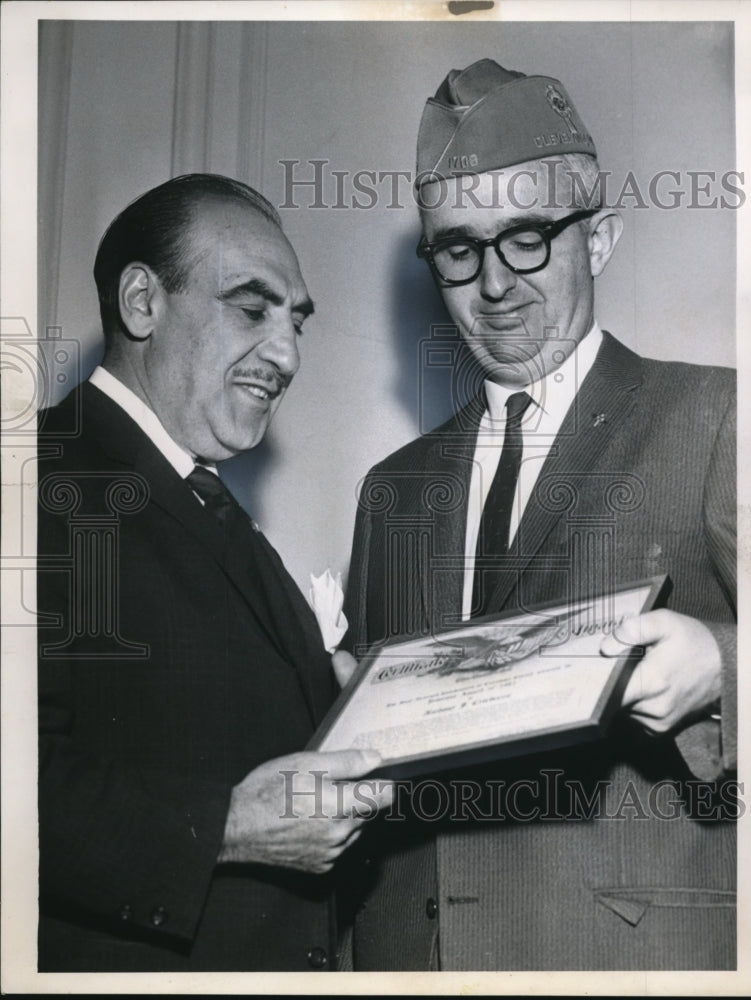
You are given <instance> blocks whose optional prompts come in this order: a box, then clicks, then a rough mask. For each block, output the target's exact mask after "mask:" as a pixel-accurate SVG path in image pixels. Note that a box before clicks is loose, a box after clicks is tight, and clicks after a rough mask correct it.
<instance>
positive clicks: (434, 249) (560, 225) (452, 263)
mask: <svg viewBox="0 0 751 1000" xmlns="http://www.w3.org/2000/svg"><path fill="white" fill-rule="evenodd" d="M597 211H598V209H596V208H590V209H584V210H582V211H580V212H574V213H573V214H572V215H566V216H564V217H563V218H562V219H557V220H556V221H555V222H542V223H537V222H535V223H522V224H521V225H519V226H512V227H511V228H510V229H504V230H502V231H501V232H500V233H498V234H497V235H496V236H493V237H492V238H491V239H489V240H478V239H475V238H474V236H446V237H444V238H443V239H441V240H436V241H435V243H428V242H427V241H426V240H425V239H422V240H420V243H419V245H418V247H417V256H418V257H422V258H423V259H424V260H426V261H427V262H428V264H429V265H430V269H431V270H432V272H433V274H434V275H435V277H436V278H437V279H438V280H439V281H441V282H443V284H445V285H468V284H469V283H470V281H474V280H475V278H477V276H478V275H479V274H480V271H482V266H483V263H484V260H485V248H486V247H493V248H494V249H495V252H496V253H497V254H498V257H499V258H500V260H501V261H503V263H504V264H505V265H506V267H507V268H508V269H509V270H510V271H513V272H514V274H534V272H535V271H542V269H543V268H544V267H547V266H548V262H549V260H550V243H551V240H554V239H555V238H556V236H559V235H560V234H561V233H562V232H563V230H564V229H568V227H569V226H572V225H573V224H574V223H575V222H581V221H582V219H588V218H589V217H590V216H592V215H594V214H595V213H596V212H597Z"/></svg>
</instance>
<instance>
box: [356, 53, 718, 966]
mask: <svg viewBox="0 0 751 1000" xmlns="http://www.w3.org/2000/svg"><path fill="white" fill-rule="evenodd" d="M595 157H596V152H595V146H594V143H593V140H592V139H591V137H590V136H589V134H588V132H587V130H586V128H585V126H584V124H583V122H582V121H581V119H580V117H579V115H578V113H577V112H576V110H575V108H574V106H573V104H572V102H571V100H570V98H569V97H568V95H567V94H566V91H565V89H564V87H563V85H562V84H561V83H560V82H559V81H557V80H554V79H551V78H547V77H541V76H536V77H534V76H533V77H527V76H524V75H523V74H521V73H515V72H509V71H507V70H505V69H503V68H502V67H501V66H499V65H498V64H497V63H495V62H493V61H492V60H488V59H485V60H482V61H480V62H478V63H475V64H474V65H472V66H470V67H469V68H467V69H465V70H464V71H461V72H460V71H456V70H454V71H452V72H451V73H449V75H448V76H447V77H446V79H445V80H444V82H443V83H442V85H441V86H440V88H439V90H438V92H437V94H436V95H435V97H433V98H430V99H429V100H428V102H427V104H426V107H425V110H424V114H423V118H422V123H421V126H420V133H419V138H418V145H417V187H418V194H419V202H420V213H421V220H422V226H423V238H422V240H421V241H420V245H419V247H418V254H419V256H421V257H422V258H424V259H425V260H426V261H427V263H428V264H429V266H430V268H431V270H432V272H433V276H434V278H435V281H436V284H437V286H438V289H439V291H440V294H441V296H442V297H443V300H444V302H445V304H446V306H447V308H448V311H449V313H450V315H451V318H452V319H453V321H454V322H455V324H456V326H457V327H458V330H459V333H460V336H461V338H462V340H463V342H464V344H465V345H466V347H467V348H468V350H469V351H470V352H471V354H472V356H473V358H474V360H475V361H476V362H477V363H478V367H479V370H480V373H481V374H480V378H479V379H478V383H477V386H476V388H477V392H476V394H475V395H474V398H472V399H471V400H470V401H469V403H468V405H467V406H465V407H463V408H462V409H461V410H460V411H459V412H458V413H457V414H456V416H455V417H454V418H452V419H451V420H450V421H448V423H446V424H444V425H443V426H442V427H440V428H438V429H437V430H436V431H433V432H432V433H429V434H427V435H425V436H424V437H422V438H420V439H419V440H417V441H414V442H412V443H411V444H409V445H407V446H406V447H405V448H402V449H401V450H400V451H398V452H396V453H395V454H394V455H392V456H390V457H389V458H387V459H386V460H385V461H384V462H382V463H381V464H380V465H378V466H376V467H375V468H374V469H373V470H371V473H370V474H369V476H368V478H367V480H366V482H365V483H364V485H363V488H362V491H361V497H360V504H359V511H358V521H357V526H356V530H355V540H354V549H353V559H352V565H351V568H350V585H349V596H348V610H347V613H348V618H349V621H350V623H351V627H352V633H351V641H352V644H353V645H354V646H358V647H359V648H364V647H366V646H368V645H371V644H373V643H379V642H383V641H384V640H386V639H388V638H390V637H391V636H394V635H399V634H404V633H407V634H410V633H411V634H414V633H420V634H426V633H428V632H431V631H432V632H433V633H438V632H440V631H441V630H442V629H445V628H447V627H451V626H452V625H453V626H456V625H457V624H458V623H460V622H462V621H465V622H466V621H468V620H470V619H472V618H474V617H477V616H482V615H489V614H498V613H501V612H504V611H509V610H514V609H526V608H529V607H531V606H534V605H536V604H539V603H542V602H545V601H558V602H560V601H566V600H574V599H575V598H576V597H577V596H584V595H585V594H592V593H598V592H599V593H607V592H608V591H609V590H610V589H612V588H613V587H616V586H617V585H619V584H627V583H629V582H632V581H636V580H639V579H641V578H645V577H651V576H654V575H657V574H662V573H667V574H669V576H670V578H671V580H672V588H673V589H672V593H671V595H670V597H669V599H668V605H667V608H663V609H660V610H656V611H652V612H649V613H646V614H643V615H641V616H639V617H637V618H633V619H631V620H627V621H626V622H624V623H622V625H621V626H620V627H619V628H618V629H617V637H616V636H609V637H608V638H607V639H605V640H604V641H603V646H602V653H603V655H605V656H611V655H613V654H615V653H617V652H619V651H622V650H623V649H624V647H627V646H629V645H637V644H640V645H641V646H642V647H643V649H644V651H645V653H644V656H643V658H642V660H641V662H640V663H639V665H638V666H637V668H636V669H635V671H634V673H633V675H632V677H631V679H630V681H629V683H628V686H627V688H626V690H625V693H624V696H623V702H622V708H621V712H620V715H619V717H618V719H617V720H616V722H615V724H614V726H613V727H612V729H611V731H610V734H609V736H608V737H607V738H606V739H603V740H601V741H600V742H598V743H597V744H589V745H583V746H578V747H573V748H570V749H566V750H562V751H557V752H555V753H543V754H539V755H537V756H528V757H526V758H524V757H520V758H518V759H517V760H516V761H511V762H508V761H507V762H503V763H496V764H493V765H489V766H486V767H484V768H483V769H479V768H478V769H475V770H470V771H465V772H463V774H462V778H464V779H466V778H467V777H469V778H471V779H473V780H474V782H475V786H474V787H476V788H477V789H479V791H478V797H477V798H476V799H473V803H472V804H473V807H474V811H473V810H472V809H462V810H460V812H459V813H456V814H454V815H453V816H452V815H450V814H448V815H447V814H446V813H445V812H444V814H443V817H444V819H445V821H444V822H438V821H434V822H428V821H425V820H423V821H421V820H420V817H419V816H417V815H414V816H412V817H411V819H410V821H408V822H404V823H396V822H393V823H390V824H389V823H384V824H382V826H383V829H382V830H381V831H380V839H381V845H387V846H384V848H383V855H384V857H383V859H382V861H381V863H380V864H379V863H377V845H376V844H375V843H373V844H372V845H371V850H370V853H369V854H368V857H367V859H366V860H367V862H368V863H367V864H366V865H364V867H363V870H364V871H367V872H370V873H371V874H370V890H369V893H368V895H367V897H366V898H365V900H364V902H362V903H361V906H360V909H359V912H358V914H357V918H356V923H355V938H354V946H355V950H354V958H355V968H357V969H392V968H402V969H410V968H411V969H418V968H422V969H427V968H433V969H436V968H442V969H504V970H512V969H550V970H553V969H638V968H641V969H649V968H664V969H682V968H697V969H716V968H733V967H734V965H735V951H734V948H735V917H734V908H733V907H734V888H735V847H734V844H735V842H734V835H735V833H734V828H733V824H732V822H727V820H728V819H732V817H733V814H734V811H733V809H732V808H730V809H723V808H721V807H720V805H721V803H722V802H725V804H726V805H729V803H730V801H731V800H732V799H733V788H734V786H733V785H732V783H730V784H728V783H727V781H726V779H727V774H728V771H730V769H731V768H732V767H733V766H734V752H735V674H734V650H735V647H734V642H735V631H734V624H733V623H734V620H735V499H734V489H735V471H734V456H735V443H734V436H733V426H734V417H735V399H734V385H735V380H734V374H733V373H732V372H731V371H730V370H727V369H719V368H700V367H697V366H689V365H685V364H677V363H666V362H657V361H651V360H647V359H643V358H641V357H639V356H638V355H636V354H635V353H633V352H632V351H631V350H629V349H628V348H626V347H625V346H624V345H623V344H621V343H620V342H619V341H618V340H616V339H615V338H614V337H613V336H611V335H610V334H609V333H606V332H604V331H603V330H602V329H601V328H600V326H599V325H598V323H597V320H596V318H595V314H594V279H595V278H596V277H598V275H600V274H601V273H602V272H603V270H604V269H605V267H606V266H607V264H608V262H609V261H610V258H611V256H612V255H613V253H614V250H615V247H616V244H617V242H618V239H619V237H620V235H621V231H622V226H623V224H622V220H621V218H620V217H619V215H618V214H617V213H616V212H615V211H613V210H612V209H609V208H608V207H607V206H605V205H601V204H600V203H599V202H598V201H597V183H596V182H597V177H598V171H599V167H598V164H597V160H596V158H595ZM593 192H594V197H592V194H593ZM426 487H432V488H426ZM384 498H386V499H388V503H386V502H385V500H384ZM444 780H445V782H446V786H447V787H448V786H450V784H451V781H452V780H453V779H452V778H450V777H448V776H444ZM463 787H464V788H465V789H466V788H469V787H470V786H468V785H466V784H465V785H464V786H463ZM511 788H515V789H516V790H517V792H519V790H523V791H524V795H525V796H526V797H524V798H520V797H519V795H518V794H517V795H515V796H514V797H511V798H508V797H507V798H503V797H502V796H500V791H501V790H503V789H506V790H509V789H511ZM496 793H498V794H497V795H496ZM736 798H737V796H736ZM699 800H701V803H700V801H699ZM451 801H455V800H451ZM465 804H466V802H465ZM371 832H373V831H371Z"/></svg>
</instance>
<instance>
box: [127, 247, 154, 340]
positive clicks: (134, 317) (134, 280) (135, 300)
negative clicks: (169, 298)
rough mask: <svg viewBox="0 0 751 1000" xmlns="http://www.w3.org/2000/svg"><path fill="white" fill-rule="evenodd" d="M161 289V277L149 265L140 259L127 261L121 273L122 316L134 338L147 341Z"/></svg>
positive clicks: (152, 325)
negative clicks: (129, 262)
mask: <svg viewBox="0 0 751 1000" xmlns="http://www.w3.org/2000/svg"><path fill="white" fill-rule="evenodd" d="M160 292H161V285H160V283H159V279H158V278H157V276H156V275H155V274H154V272H153V271H152V270H151V268H150V267H149V266H148V264H141V263H139V262H138V261H136V262H134V263H132V264H128V266H127V267H126V268H125V269H124V270H123V273H122V274H121V275H120V284H119V287H118V302H119V306H120V316H121V318H122V321H123V324H124V325H125V328H126V329H127V331H128V333H129V334H130V335H131V337H133V339H134V340H146V339H147V338H148V337H150V336H151V334H152V333H153V332H154V325H155V321H156V311H157V309H156V306H157V303H156V299H157V297H158V296H159V294H160Z"/></svg>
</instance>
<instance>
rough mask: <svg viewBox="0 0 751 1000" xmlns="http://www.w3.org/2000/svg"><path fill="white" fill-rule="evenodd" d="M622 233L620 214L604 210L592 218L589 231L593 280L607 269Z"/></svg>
mask: <svg viewBox="0 0 751 1000" xmlns="http://www.w3.org/2000/svg"><path fill="white" fill-rule="evenodd" d="M622 232H623V219H622V218H621V217H620V215H619V214H618V212H614V211H612V210H610V209H603V210H602V211H601V212H598V214H597V215H593V216H592V218H591V220H590V229H589V269H590V271H591V273H592V277H593V278H596V277H597V276H598V274H602V272H603V271H604V270H605V268H606V267H607V264H608V261H609V260H610V258H611V257H612V256H613V251H614V250H615V247H616V244H617V242H618V240H619V239H620V238H621V233H622Z"/></svg>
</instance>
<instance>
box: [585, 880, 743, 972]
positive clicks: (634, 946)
mask: <svg viewBox="0 0 751 1000" xmlns="http://www.w3.org/2000/svg"><path fill="white" fill-rule="evenodd" d="M594 900H595V903H596V904H597V910H598V917H597V926H598V933H599V934H600V935H601V937H603V938H605V939H607V942H608V946H609V948H610V949H611V954H612V958H613V960H614V961H613V964H612V965H611V966H610V967H611V968H634V967H639V968H652V969H676V970H677V969H697V970H698V969H734V968H735V967H736V894H735V892H733V891H732V890H725V889H705V888H673V887H671V888H664V887H654V886H636V887H630V888H621V887H613V888H598V889H596V890H595V891H594ZM603 943H604V942H603ZM637 955H638V956H639V959H638V966H635V965H633V964H631V963H632V962H634V961H635V957H636V956H637Z"/></svg>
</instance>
